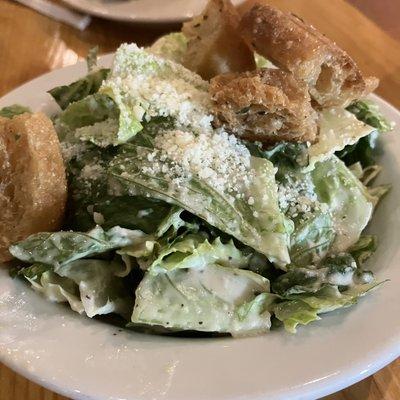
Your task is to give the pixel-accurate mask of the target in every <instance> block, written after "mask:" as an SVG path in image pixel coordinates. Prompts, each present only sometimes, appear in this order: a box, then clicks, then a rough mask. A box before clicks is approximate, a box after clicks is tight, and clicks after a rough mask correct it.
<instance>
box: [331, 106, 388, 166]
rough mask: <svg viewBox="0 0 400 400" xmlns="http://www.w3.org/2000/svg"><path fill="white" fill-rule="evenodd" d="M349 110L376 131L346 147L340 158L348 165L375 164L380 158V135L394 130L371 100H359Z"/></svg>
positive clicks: (340, 153) (339, 155)
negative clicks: (358, 163)
mask: <svg viewBox="0 0 400 400" xmlns="http://www.w3.org/2000/svg"><path fill="white" fill-rule="evenodd" d="M347 110H348V111H349V112H351V113H352V114H354V115H355V116H356V118H357V119H358V120H360V121H362V122H364V123H365V124H367V125H369V126H372V127H373V128H375V129H376V131H375V132H373V133H372V134H370V135H368V136H366V137H363V138H361V139H360V140H359V141H358V142H357V143H354V144H352V145H349V146H346V147H345V148H344V149H343V150H342V151H340V152H339V153H338V157H339V158H340V159H341V160H343V161H344V163H345V164H346V165H351V164H354V163H355V162H360V163H361V165H362V166H363V167H367V166H370V165H373V164H375V161H376V158H377V157H378V156H379V154H380V152H379V148H378V137H379V133H383V132H388V131H390V130H391V129H392V126H391V124H390V123H389V122H388V121H387V120H386V119H385V117H384V116H383V115H382V114H381V112H380V110H379V107H378V106H377V105H376V104H375V103H373V102H372V101H370V100H358V101H356V102H354V103H353V104H351V105H350V106H348V107H347Z"/></svg>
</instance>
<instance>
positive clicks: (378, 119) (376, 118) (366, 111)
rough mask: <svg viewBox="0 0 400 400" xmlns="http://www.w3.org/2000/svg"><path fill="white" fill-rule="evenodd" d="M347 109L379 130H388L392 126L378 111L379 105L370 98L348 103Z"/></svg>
mask: <svg viewBox="0 0 400 400" xmlns="http://www.w3.org/2000/svg"><path fill="white" fill-rule="evenodd" d="M347 110H348V111H350V112H351V113H352V114H354V115H355V116H356V117H357V119H358V120H360V121H362V122H364V123H365V124H368V125H370V126H373V127H374V128H376V129H377V130H378V131H379V132H388V131H390V130H392V128H393V127H392V125H391V124H390V123H389V122H388V121H387V119H386V118H385V116H384V115H383V114H382V113H381V112H380V110H379V106H378V105H377V104H375V103H374V102H373V101H371V100H357V101H355V102H354V103H352V104H350V105H349V106H348V107H347Z"/></svg>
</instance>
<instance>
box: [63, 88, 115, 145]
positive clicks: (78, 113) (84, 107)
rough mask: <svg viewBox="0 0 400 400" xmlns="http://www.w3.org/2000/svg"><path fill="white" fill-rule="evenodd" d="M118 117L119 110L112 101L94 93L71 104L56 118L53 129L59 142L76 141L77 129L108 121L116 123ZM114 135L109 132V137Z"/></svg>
mask: <svg viewBox="0 0 400 400" xmlns="http://www.w3.org/2000/svg"><path fill="white" fill-rule="evenodd" d="M118 117H119V110H118V107H117V106H116V104H115V103H114V101H113V100H112V99H111V98H110V97H108V96H105V95H103V94H99V93H96V94H93V95H90V96H87V97H85V98H84V99H82V100H78V101H76V102H74V103H71V104H70V105H69V106H68V107H67V108H66V109H65V110H64V111H63V112H62V113H61V114H60V115H59V116H58V117H57V119H56V122H55V127H56V130H57V133H58V135H59V137H60V140H67V139H68V140H74V139H75V140H76V139H77V137H76V136H75V131H76V130H77V129H79V128H81V129H82V128H84V127H88V126H92V125H95V124H98V123H102V122H104V121H108V120H115V121H118ZM107 124H108V123H107ZM83 133H84V131H83ZM114 133H115V132H114ZM114 133H113V132H109V134H110V136H113V135H114ZM81 134H82V131H81ZM78 136H80V135H78Z"/></svg>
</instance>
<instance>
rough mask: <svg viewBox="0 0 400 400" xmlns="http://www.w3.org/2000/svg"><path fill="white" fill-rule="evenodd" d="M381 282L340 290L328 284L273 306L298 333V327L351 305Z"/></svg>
mask: <svg viewBox="0 0 400 400" xmlns="http://www.w3.org/2000/svg"><path fill="white" fill-rule="evenodd" d="M378 285H379V284H365V285H358V286H354V287H351V288H349V289H347V290H345V291H343V292H340V291H339V290H338V288H337V287H335V286H326V287H324V288H322V289H321V290H319V291H318V292H316V293H313V294H307V293H304V294H298V295H293V296H290V300H287V301H283V302H280V303H278V304H276V305H275V306H274V307H273V311H274V314H275V316H276V318H278V319H279V320H280V321H282V322H283V324H284V326H285V329H286V330H287V331H288V332H290V333H296V327H297V326H298V325H299V324H301V325H307V324H309V323H310V322H312V321H316V320H319V319H320V317H319V314H323V313H326V312H330V311H333V310H336V309H338V308H342V307H349V306H351V305H353V304H355V303H357V300H358V298H359V297H362V296H364V295H365V294H366V293H367V292H369V291H370V290H372V289H374V288H375V287H377V286H378Z"/></svg>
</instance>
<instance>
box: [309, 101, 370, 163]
mask: <svg viewBox="0 0 400 400" xmlns="http://www.w3.org/2000/svg"><path fill="white" fill-rule="evenodd" d="M375 130H376V129H375V128H373V127H371V126H369V125H366V124H365V123H363V122H361V121H359V120H358V119H357V118H356V117H355V116H354V115H353V114H352V113H350V112H349V111H346V110H345V109H343V108H339V107H335V108H329V109H324V110H322V111H321V113H320V118H319V135H318V141H317V142H316V143H314V144H312V145H311V146H310V147H309V150H308V151H309V156H310V164H309V166H308V167H307V169H309V170H311V169H312V168H314V166H315V163H316V162H318V161H324V160H327V159H329V158H330V157H331V156H332V155H333V154H334V153H335V152H337V151H340V150H343V149H344V148H345V147H346V146H348V145H352V144H354V143H357V142H358V141H359V140H360V138H362V137H364V136H367V135H370V134H371V133H372V132H374V131H375ZM355 161H358V160H355Z"/></svg>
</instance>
